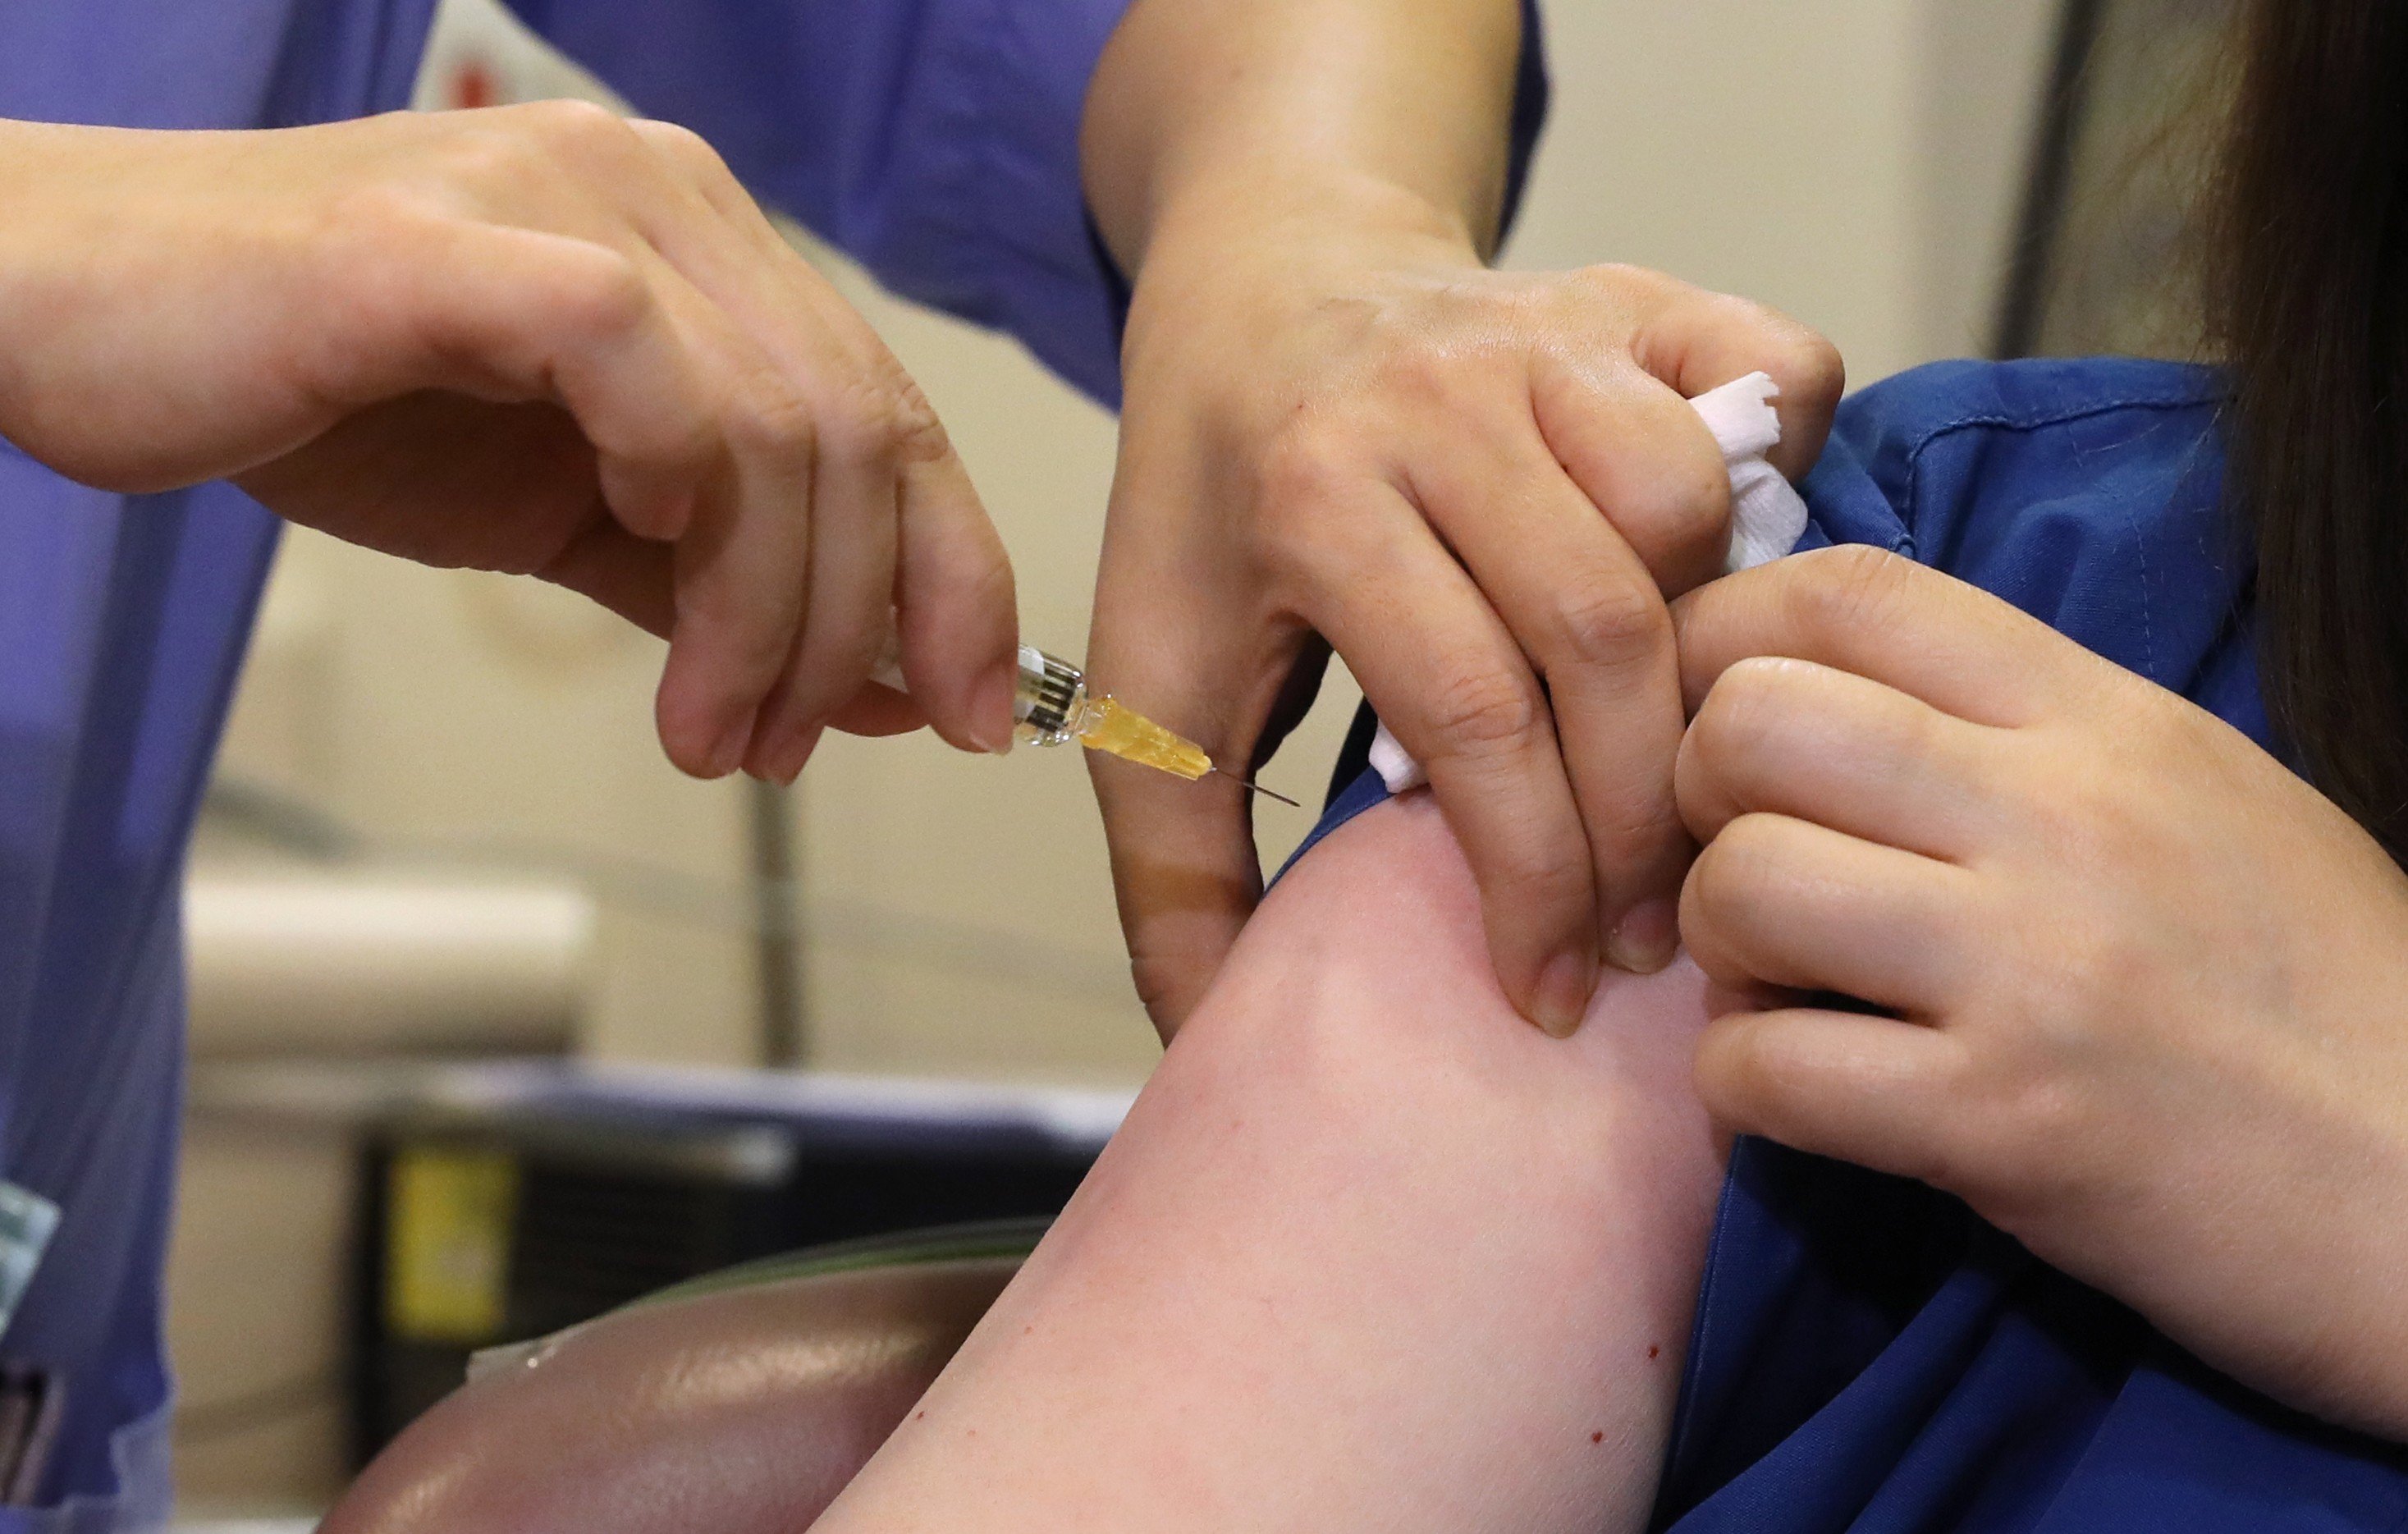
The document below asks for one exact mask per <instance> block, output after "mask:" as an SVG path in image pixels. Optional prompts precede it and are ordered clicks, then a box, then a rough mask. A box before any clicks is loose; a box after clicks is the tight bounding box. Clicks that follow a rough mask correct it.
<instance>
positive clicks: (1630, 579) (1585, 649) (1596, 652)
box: [1541, 571, 1672, 669]
mask: <svg viewBox="0 0 2408 1534" xmlns="http://www.w3.org/2000/svg"><path fill="white" fill-rule="evenodd" d="M1671 634H1672V615H1671V611H1670V609H1669V608H1667V607H1666V606H1665V602H1664V597H1663V594H1662V593H1660V592H1658V591H1657V590H1656V585H1655V582H1654V581H1649V580H1647V579H1645V578H1644V577H1643V576H1642V575H1641V574H1639V573H1638V572H1623V571H1617V572H1615V573H1614V574H1613V575H1611V576H1608V577H1604V578H1601V579H1593V580H1588V581H1578V582H1575V583H1573V584H1571V585H1570V587H1569V588H1568V589H1566V590H1564V591H1562V592H1559V593H1557V594H1556V595H1555V596H1554V597H1553V598H1552V600H1551V601H1550V603H1549V605H1548V607H1547V609H1546V632H1545V634H1544V635H1543V637H1542V638H1541V652H1542V653H1550V654H1554V655H1557V656H1560V657H1562V659H1564V660H1565V661H1568V662H1570V664H1572V665H1574V666H1583V667H1601V668H1608V669H1621V668H1625V667H1631V666H1635V665H1638V664H1639V663H1641V662H1642V661H1644V660H1646V659H1648V658H1650V657H1651V656H1653V655H1655V654H1656V653H1657V652H1660V651H1661V650H1663V649H1664V648H1666V647H1667V646H1669V645H1670V642H1671Z"/></svg>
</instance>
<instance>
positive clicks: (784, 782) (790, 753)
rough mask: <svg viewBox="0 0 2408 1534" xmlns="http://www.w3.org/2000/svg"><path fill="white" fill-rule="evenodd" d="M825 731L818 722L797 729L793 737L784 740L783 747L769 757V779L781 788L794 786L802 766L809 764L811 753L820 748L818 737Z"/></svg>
mask: <svg viewBox="0 0 2408 1534" xmlns="http://www.w3.org/2000/svg"><path fill="white" fill-rule="evenodd" d="M825 733H826V730H825V728H824V726H822V725H818V724H814V725H812V726H811V727H810V729H807V730H797V731H796V733H795V738H793V739H792V740H789V741H788V742H786V746H785V749H784V750H782V751H781V752H779V753H777V755H776V756H775V757H773V758H772V759H771V761H770V767H769V781H771V782H774V783H776V784H777V785H778V786H779V787H781V788H792V787H794V786H795V780H796V779H797V778H799V777H801V776H802V775H803V768H804V767H807V766H809V765H810V760H811V753H814V752H816V751H818V750H819V749H820V737H821V736H822V735H824V734H825Z"/></svg>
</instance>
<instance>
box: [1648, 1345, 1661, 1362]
mask: <svg viewBox="0 0 2408 1534" xmlns="http://www.w3.org/2000/svg"><path fill="white" fill-rule="evenodd" d="M1663 1351H1664V1350H1663V1349H1662V1348H1659V1347H1657V1346H1656V1344H1655V1343H1653V1342H1650V1343H1648V1344H1647V1356H1648V1357H1650V1358H1653V1357H1655V1356H1656V1355H1657V1354H1659V1353H1661V1352H1663Z"/></svg>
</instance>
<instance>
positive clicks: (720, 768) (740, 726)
mask: <svg viewBox="0 0 2408 1534" xmlns="http://www.w3.org/2000/svg"><path fill="white" fill-rule="evenodd" d="M752 741H753V721H752V720H751V719H749V718H746V719H739V720H738V721H737V722H736V723H735V724H732V725H730V726H729V727H728V730H727V733H726V734H724V735H723V736H721V737H720V738H719V743H718V744H717V745H715V746H713V747H711V748H710V775H711V776H712V777H714V778H724V777H726V776H727V775H728V774H729V773H731V772H733V771H735V770H736V769H737V768H738V767H742V766H743V765H744V748H745V747H746V746H748V745H750V744H752Z"/></svg>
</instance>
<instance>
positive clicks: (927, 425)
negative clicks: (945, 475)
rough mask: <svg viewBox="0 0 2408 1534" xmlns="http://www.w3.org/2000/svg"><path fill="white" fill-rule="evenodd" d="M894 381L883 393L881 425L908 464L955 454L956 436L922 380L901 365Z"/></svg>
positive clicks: (934, 460)
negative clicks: (954, 438)
mask: <svg viewBox="0 0 2408 1534" xmlns="http://www.w3.org/2000/svg"><path fill="white" fill-rule="evenodd" d="M895 372H896V377H895V379H894V381H893V384H892V386H891V387H889V388H888V389H887V390H886V391H885V392H884V394H883V397H882V406H883V409H884V411H885V415H884V420H883V422H882V427H883V429H884V431H885V433H886V436H887V437H888V439H889V440H890V441H891V442H892V443H893V444H894V449H895V452H896V455H897V456H899V457H900V458H901V459H902V460H903V462H904V463H906V464H909V465H918V464H937V463H942V462H943V461H944V460H946V459H947V458H950V457H952V456H953V437H951V436H949V435H948V434H947V433H946V431H945V423H944V421H943V419H942V418H940V417H939V415H938V414H937V408H936V406H934V405H932V404H930V403H929V401H928V395H927V394H926V392H925V391H924V390H923V389H922V388H921V387H920V383H919V380H916V379H914V378H912V377H911V376H910V374H908V373H905V372H904V371H903V370H902V369H901V367H900V366H897V367H896V369H895Z"/></svg>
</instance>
